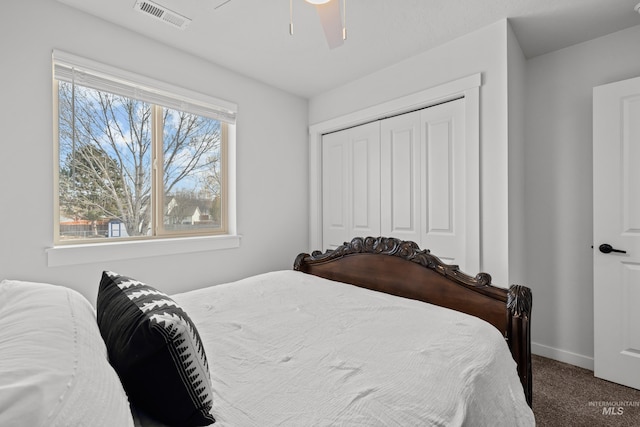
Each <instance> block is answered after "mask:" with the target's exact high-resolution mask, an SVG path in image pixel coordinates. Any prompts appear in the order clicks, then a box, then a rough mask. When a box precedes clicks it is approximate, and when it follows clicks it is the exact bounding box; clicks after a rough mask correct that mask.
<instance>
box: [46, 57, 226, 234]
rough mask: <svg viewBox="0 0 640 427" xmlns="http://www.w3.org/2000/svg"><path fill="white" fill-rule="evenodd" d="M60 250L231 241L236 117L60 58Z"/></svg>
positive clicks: (122, 74) (124, 75)
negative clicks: (179, 240) (157, 241)
mask: <svg viewBox="0 0 640 427" xmlns="http://www.w3.org/2000/svg"><path fill="white" fill-rule="evenodd" d="M53 69H54V91H53V95H54V123H55V134H56V138H55V139H56V142H57V143H56V148H57V150H56V157H57V160H56V162H55V168H54V169H55V175H56V176H55V178H56V182H57V185H56V189H55V200H56V201H57V204H56V207H55V209H54V216H55V224H57V227H56V229H57V231H56V232H55V236H54V241H55V243H56V244H69V243H87V242H92V243H93V242H105V241H113V240H114V239H120V240H123V239H128V240H137V239H154V238H166V237H188V236H203V235H217V234H226V233H228V232H229V220H228V212H229V209H228V208H229V201H228V197H229V194H228V187H227V173H228V164H227V162H228V157H227V147H228V143H229V137H230V131H229V128H230V127H233V126H234V125H235V111H236V107H235V105H233V104H230V103H227V102H226V101H221V100H217V99H214V98H209V97H207V96H204V95H201V94H194V93H192V92H190V91H187V90H185V89H181V88H177V87H173V86H170V85H167V84H166V83H161V82H156V81H153V80H151V79H149V78H145V77H143V76H138V75H135V74H132V73H128V72H126V71H122V70H117V69H114V68H111V67H108V66H106V65H103V64H98V63H94V62H93V61H90V60H85V59H82V58H78V57H75V56H73V55H70V54H66V53H63V52H57V51H56V52H54V55H53Z"/></svg>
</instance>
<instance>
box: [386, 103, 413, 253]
mask: <svg viewBox="0 0 640 427" xmlns="http://www.w3.org/2000/svg"><path fill="white" fill-rule="evenodd" d="M380 133H381V137H380V147H381V152H382V154H381V165H380V173H381V194H382V196H381V199H380V206H381V211H382V217H381V229H382V234H383V235H384V236H387V237H395V238H398V239H401V240H410V241H413V242H416V243H418V244H419V245H421V242H420V215H421V214H420V192H421V190H420V111H414V112H412V113H406V114H401V115H399V116H395V117H391V118H388V119H385V120H383V121H382V124H381V130H380ZM421 246H422V245H421Z"/></svg>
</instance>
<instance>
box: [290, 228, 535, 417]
mask: <svg viewBox="0 0 640 427" xmlns="http://www.w3.org/2000/svg"><path fill="white" fill-rule="evenodd" d="M293 268H294V270H297V271H301V272H304V273H309V274H313V275H315V276H320V277H324V278H327V279H330V280H335V281H339V282H345V283H350V284H353V285H356V286H360V287H363V288H367V289H372V290H376V291H380V292H385V293H388V294H392V295H397V296H401V297H405V298H411V299H415V300H419V301H425V302H428V303H431V304H436V305H439V306H442V307H447V308H450V309H453V310H457V311H461V312H463V313H467V314H471V315H473V316H476V317H479V318H481V319H483V320H485V321H487V322H489V323H491V324H492V325H493V326H495V327H496V328H498V330H499V331H500V332H501V333H502V334H503V336H504V337H505V340H506V342H507V345H508V346H509V350H511V354H512V355H513V359H514V360H515V361H516V363H517V365H518V375H519V376H520V381H521V382H522V386H523V388H524V393H525V397H526V399H527V403H528V404H529V406H531V404H532V391H533V390H532V376H531V336H530V331H531V325H530V319H531V303H532V298H531V290H530V289H529V288H528V287H526V286H521V285H512V286H511V287H510V288H509V289H504V288H499V287H496V286H493V285H491V276H490V275H489V274H487V273H479V274H478V275H476V276H475V277H471V276H468V275H466V274H464V273H462V272H461V271H459V269H458V266H457V265H448V264H445V263H443V262H442V261H441V260H440V259H439V258H438V257H436V256H434V255H432V254H431V253H430V252H429V251H428V250H420V248H419V247H418V245H417V244H416V243H414V242H410V241H401V240H398V239H395V238H388V237H367V238H361V237H357V238H355V239H353V240H351V242H348V243H346V242H345V244H344V245H342V246H339V247H338V248H336V249H334V250H329V251H327V252H325V253H322V252H320V251H315V252H313V253H312V254H311V255H309V254H306V253H302V254H300V255H298V257H297V258H296V260H295V263H294V266H293Z"/></svg>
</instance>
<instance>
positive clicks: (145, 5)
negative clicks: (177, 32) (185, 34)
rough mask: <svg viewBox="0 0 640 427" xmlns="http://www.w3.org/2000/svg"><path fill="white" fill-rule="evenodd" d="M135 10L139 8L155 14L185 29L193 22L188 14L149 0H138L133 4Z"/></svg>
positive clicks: (150, 14)
mask: <svg viewBox="0 0 640 427" xmlns="http://www.w3.org/2000/svg"><path fill="white" fill-rule="evenodd" d="M133 8H134V9H135V10H138V11H140V12H142V13H144V14H146V15H149V16H153V17H154V18H156V19H159V20H161V21H163V22H166V23H167V24H171V25H173V26H174V27H177V28H180V29H181V30H184V29H185V28H187V26H188V25H189V24H190V23H191V19H189V18H187V17H186V16H182V15H180V14H179V13H176V12H174V11H172V10H170V9H167V8H166V7H164V6H161V5H159V4H158V3H154V2H152V1H149V0H138V1H136V4H135V5H134V6H133Z"/></svg>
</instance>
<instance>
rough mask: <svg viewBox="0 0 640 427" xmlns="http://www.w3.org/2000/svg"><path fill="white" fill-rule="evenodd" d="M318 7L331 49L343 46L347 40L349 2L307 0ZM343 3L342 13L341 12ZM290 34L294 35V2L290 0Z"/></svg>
mask: <svg viewBox="0 0 640 427" xmlns="http://www.w3.org/2000/svg"><path fill="white" fill-rule="evenodd" d="M305 1H306V2H307V3H310V4H312V5H314V6H315V7H316V11H317V12H318V17H319V18H320V23H321V24H322V29H323V30H324V35H325V38H326V39H327V44H328V45H329V49H334V48H336V47H338V46H342V44H343V43H344V41H345V40H346V39H347V27H346V25H347V24H346V21H347V9H346V3H347V0H342V1H341V0H305ZM340 3H342V11H340ZM289 33H290V34H291V35H293V0H289Z"/></svg>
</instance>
